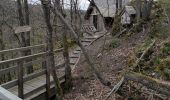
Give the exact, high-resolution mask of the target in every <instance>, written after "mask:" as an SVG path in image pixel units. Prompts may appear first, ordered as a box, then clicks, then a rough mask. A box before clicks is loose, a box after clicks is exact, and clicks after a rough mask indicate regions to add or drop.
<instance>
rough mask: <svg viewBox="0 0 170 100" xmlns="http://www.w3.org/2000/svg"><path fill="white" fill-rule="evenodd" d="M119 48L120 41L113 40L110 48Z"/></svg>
mask: <svg viewBox="0 0 170 100" xmlns="http://www.w3.org/2000/svg"><path fill="white" fill-rule="evenodd" d="M118 46H119V39H118V38H113V39H112V42H111V44H110V47H112V48H117V47H118Z"/></svg>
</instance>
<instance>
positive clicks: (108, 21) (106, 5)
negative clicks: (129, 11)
mask: <svg viewBox="0 0 170 100" xmlns="http://www.w3.org/2000/svg"><path fill="white" fill-rule="evenodd" d="M94 4H95V5H96V6H97V8H98V9H97V8H96V6H95V5H94ZM94 4H93V3H90V5H89V7H88V9H87V11H86V14H85V23H84V24H85V25H93V26H94V27H95V28H96V30H97V31H103V30H106V29H107V28H108V27H111V26H112V23H113V21H114V16H115V14H116V10H117V9H122V8H123V7H124V6H125V5H129V4H130V0H94ZM98 10H99V11H100V13H99V11H98ZM101 15H102V16H103V17H102V16H101ZM103 18H104V19H103ZM105 26H106V27H105Z"/></svg>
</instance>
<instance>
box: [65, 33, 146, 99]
mask: <svg viewBox="0 0 170 100" xmlns="http://www.w3.org/2000/svg"><path fill="white" fill-rule="evenodd" d="M146 37H147V34H146V33H138V34H135V35H132V36H131V37H128V38H126V39H125V38H120V39H119V46H118V47H117V48H111V47H109V45H110V43H111V41H112V39H113V38H112V37H111V36H106V37H103V38H101V39H99V40H97V41H96V42H94V43H93V44H92V45H91V46H90V47H89V48H88V53H89V55H90V56H91V58H92V60H93V61H94V62H95V64H96V67H97V68H98V70H99V71H100V72H101V73H102V74H103V76H104V77H106V79H108V80H110V81H111V82H112V84H113V85H114V84H116V82H117V81H119V79H120V77H118V76H120V75H119V72H120V71H121V70H122V69H123V68H125V67H126V66H127V61H128V59H129V56H130V55H131V54H132V53H133V49H134V48H135V47H136V46H138V45H140V44H141V43H143V42H144V41H145V39H146ZM105 40H106V42H105V46H104V47H103V44H104V41H105ZM103 48H104V51H103ZM102 51H103V52H102ZM73 76H74V81H73V82H74V87H73V89H72V90H71V91H70V92H69V93H68V94H66V95H65V97H64V100H104V99H105V98H106V96H107V93H108V92H110V89H109V88H108V87H105V86H103V85H102V84H101V83H100V82H99V81H98V80H97V79H96V78H95V76H94V75H93V74H92V72H91V70H90V68H89V67H88V64H87V63H86V61H85V59H84V57H83V56H81V59H80V61H79V64H78V67H77V68H76V70H75V71H74V74H73ZM110 100H113V98H110Z"/></svg>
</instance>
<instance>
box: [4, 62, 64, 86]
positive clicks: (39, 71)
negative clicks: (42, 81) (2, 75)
mask: <svg viewBox="0 0 170 100" xmlns="http://www.w3.org/2000/svg"><path fill="white" fill-rule="evenodd" d="M64 65H65V63H62V64H59V65H56V66H55V68H56V69H58V68H61V67H63V66H64ZM45 71H46V69H41V70H38V71H36V72H34V73H32V74H30V75H27V76H24V77H23V78H24V82H26V81H29V80H31V79H33V77H37V76H41V75H43V74H45ZM17 84H18V79H15V80H12V81H9V82H7V83H4V84H2V85H1V86H2V87H3V88H6V89H8V88H11V87H13V86H16V85H17Z"/></svg>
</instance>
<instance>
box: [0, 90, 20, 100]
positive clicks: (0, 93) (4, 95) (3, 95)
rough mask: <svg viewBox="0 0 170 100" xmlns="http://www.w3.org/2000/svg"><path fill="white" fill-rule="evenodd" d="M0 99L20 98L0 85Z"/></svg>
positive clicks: (18, 99)
mask: <svg viewBox="0 0 170 100" xmlns="http://www.w3.org/2000/svg"><path fill="white" fill-rule="evenodd" d="M0 100H22V99H20V98H19V97H17V96H16V95H14V94H12V93H11V92H9V91H8V90H6V89H4V88H2V87H0Z"/></svg>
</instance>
